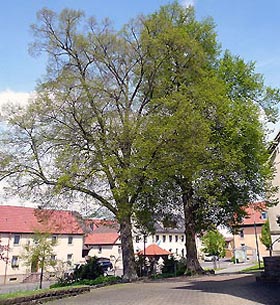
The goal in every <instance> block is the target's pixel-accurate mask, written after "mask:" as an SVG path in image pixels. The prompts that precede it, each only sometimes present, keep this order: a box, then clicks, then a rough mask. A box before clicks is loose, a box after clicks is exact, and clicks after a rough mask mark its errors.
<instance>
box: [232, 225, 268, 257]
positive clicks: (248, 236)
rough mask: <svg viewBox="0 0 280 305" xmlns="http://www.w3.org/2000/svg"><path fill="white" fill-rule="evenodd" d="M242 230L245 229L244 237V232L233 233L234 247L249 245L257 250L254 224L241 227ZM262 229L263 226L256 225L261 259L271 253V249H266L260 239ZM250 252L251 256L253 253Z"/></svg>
mask: <svg viewBox="0 0 280 305" xmlns="http://www.w3.org/2000/svg"><path fill="white" fill-rule="evenodd" d="M240 230H243V237H242V234H240V233H239V234H234V235H233V239H234V247H235V248H240V247H242V246H247V247H250V248H252V249H254V250H255V251H256V249H257V246H256V236H255V229H254V226H248V227H240V228H239V231H240ZM261 230H262V226H257V227H256V233H257V240H258V247H259V255H260V259H262V258H263V257H264V256H268V255H269V251H267V250H266V247H265V246H264V245H263V244H262V242H261V241H260V236H261ZM248 254H249V256H251V255H252V254H253V253H250V252H249V253H248ZM250 258H252V257H250ZM253 259H256V257H253Z"/></svg>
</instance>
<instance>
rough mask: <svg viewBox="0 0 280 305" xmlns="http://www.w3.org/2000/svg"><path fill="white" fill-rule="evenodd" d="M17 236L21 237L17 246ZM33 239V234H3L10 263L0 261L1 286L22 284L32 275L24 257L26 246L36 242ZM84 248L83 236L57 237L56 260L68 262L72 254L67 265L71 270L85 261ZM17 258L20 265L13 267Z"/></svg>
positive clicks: (2, 242)
mask: <svg viewBox="0 0 280 305" xmlns="http://www.w3.org/2000/svg"><path fill="white" fill-rule="evenodd" d="M15 236H20V238H19V243H18V244H15ZM69 236H72V237H73V240H72V244H68V237H69ZM33 237H34V235H33V234H20V233H16V234H13V233H11V234H8V233H2V234H1V237H0V238H1V244H2V245H9V251H8V252H7V253H6V254H7V257H8V263H7V264H6V262H4V261H1V260H0V284H3V283H7V284H8V283H13V282H16V283H18V282H22V281H23V280H24V279H25V278H26V277H27V276H28V275H29V274H30V273H31V267H30V266H25V262H24V260H23V259H22V255H23V254H24V246H25V245H27V244H32V243H33V242H34V241H33ZM50 238H52V237H50ZM16 239H17V237H16ZM82 248H83V236H82V235H57V245H56V246H54V247H53V252H54V254H55V255H56V260H57V261H61V262H64V263H66V262H67V255H68V254H69V255H70V254H72V257H71V260H69V262H68V263H69V264H67V265H66V267H67V268H71V266H73V265H74V264H76V263H80V262H82V261H83V259H82ZM15 257H17V262H18V263H17V264H16V266H12V265H13V264H14V262H15V261H14V259H13V258H15ZM68 258H69V257H68ZM49 271H53V270H49Z"/></svg>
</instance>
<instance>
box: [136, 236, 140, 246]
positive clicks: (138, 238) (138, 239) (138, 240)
mask: <svg viewBox="0 0 280 305" xmlns="http://www.w3.org/2000/svg"><path fill="white" fill-rule="evenodd" d="M135 241H136V243H137V244H138V243H139V242H140V237H139V236H138V235H137V236H136V238H135Z"/></svg>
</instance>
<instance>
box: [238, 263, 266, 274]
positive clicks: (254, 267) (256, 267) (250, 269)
mask: <svg viewBox="0 0 280 305" xmlns="http://www.w3.org/2000/svg"><path fill="white" fill-rule="evenodd" d="M260 267H261V268H259V264H256V265H254V266H252V267H249V268H245V269H243V270H241V272H257V271H260V270H263V268H264V265H263V262H261V263H260Z"/></svg>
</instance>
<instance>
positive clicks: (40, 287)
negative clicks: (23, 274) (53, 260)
mask: <svg viewBox="0 0 280 305" xmlns="http://www.w3.org/2000/svg"><path fill="white" fill-rule="evenodd" d="M43 275H44V261H43V262H42V265H41V270H40V283H39V289H42V287H43Z"/></svg>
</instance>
